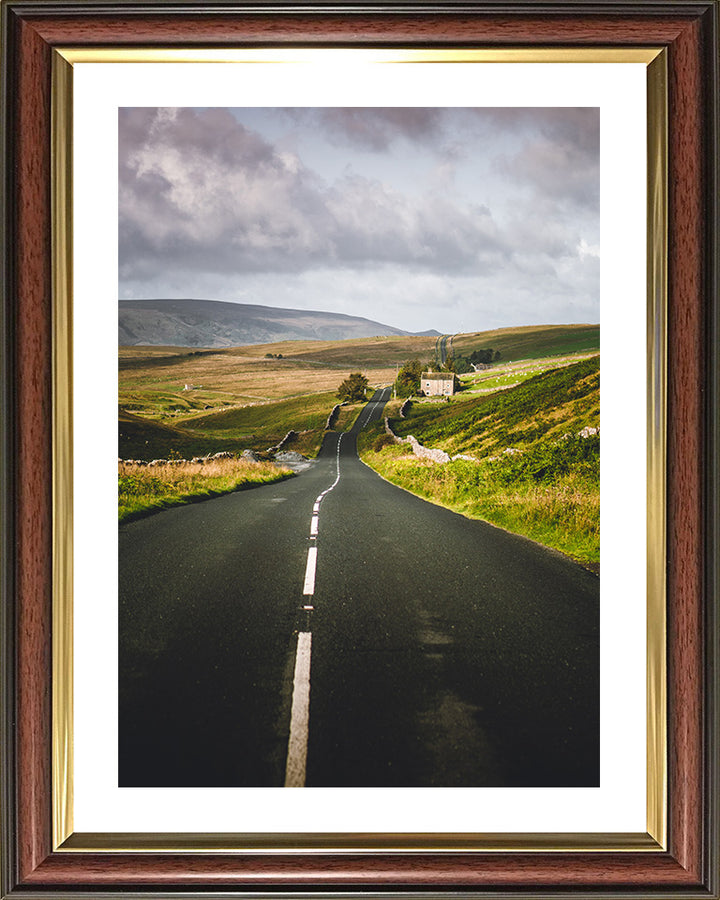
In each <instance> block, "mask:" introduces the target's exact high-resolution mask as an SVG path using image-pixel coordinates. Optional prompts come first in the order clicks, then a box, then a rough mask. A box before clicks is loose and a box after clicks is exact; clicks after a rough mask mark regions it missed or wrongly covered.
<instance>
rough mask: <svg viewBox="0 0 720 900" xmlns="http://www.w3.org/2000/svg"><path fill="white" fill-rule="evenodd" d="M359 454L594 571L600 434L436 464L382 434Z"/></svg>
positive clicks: (411, 485)
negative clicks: (529, 449) (501, 454)
mask: <svg viewBox="0 0 720 900" xmlns="http://www.w3.org/2000/svg"><path fill="white" fill-rule="evenodd" d="M361 458H362V459H363V461H364V462H366V463H367V464H368V465H369V466H371V467H372V468H373V469H375V471H377V472H378V473H379V474H380V475H382V476H383V477H384V478H386V479H387V480H388V481H391V482H392V483H393V484H397V485H398V486H400V487H402V488H405V489H406V490H408V491H411V492H412V493H414V494H417V495H419V496H420V497H424V498H425V499H426V500H429V501H430V502H432V503H437V504H439V505H441V506H445V507H447V508H449V509H452V510H454V511H455V512H459V513H462V514H463V515H465V516H468V517H469V518H474V519H484V520H485V521H487V522H491V523H492V524H493V525H499V526H500V527H501V528H505V529H507V530H508V531H512V532H513V533H515V534H521V535H524V536H525V537H528V538H531V539H532V540H534V541H538V543H541V544H544V545H545V546H546V547H553V548H554V549H556V550H560V551H561V552H563V553H566V554H567V555H568V556H571V557H572V558H573V559H576V560H577V561H578V562H581V563H582V564H583V565H585V566H587V567H588V568H589V569H592V570H593V571H596V572H597V571H599V564H600V482H599V477H598V470H599V439H598V441H597V443H595V442H594V441H580V440H577V441H575V440H571V441H568V442H567V443H566V445H565V446H564V447H563V446H562V444H558V445H555V446H554V447H547V446H545V447H538V448H536V449H535V450H534V451H532V452H528V453H527V454H522V456H521V455H517V456H508V457H506V458H502V457H500V458H496V459H483V460H479V461H477V462H472V461H467V460H454V461H452V462H449V463H445V464H437V463H432V462H428V461H425V460H420V459H418V458H417V457H415V456H412V455H408V449H407V447H405V446H402V445H397V444H389V443H388V440H387V439H386V438H385V437H384V436H383V435H379V434H378V432H377V431H375V434H374V435H373V434H372V433H367V434H364V435H363V436H362V439H361Z"/></svg>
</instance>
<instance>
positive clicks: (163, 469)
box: [118, 459, 292, 522]
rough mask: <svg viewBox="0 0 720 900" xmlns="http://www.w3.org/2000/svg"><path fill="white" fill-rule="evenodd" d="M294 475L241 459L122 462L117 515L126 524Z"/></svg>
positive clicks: (262, 463)
mask: <svg viewBox="0 0 720 900" xmlns="http://www.w3.org/2000/svg"><path fill="white" fill-rule="evenodd" d="M291 475H292V472H291V471H290V469H287V468H280V467H278V466H275V465H273V464H272V463H268V462H259V463H253V462H247V461H245V460H239V459H223V460H211V461H208V462H206V463H204V464H199V463H179V464H170V463H168V464H166V465H161V466H153V467H148V466H137V465H128V464H124V463H121V464H120V465H119V466H118V516H119V520H120V522H127V521H130V520H132V519H137V518H140V517H141V516H144V515H148V514H149V513H152V512H157V511H159V510H161V509H167V508H168V507H170V506H181V505H183V504H186V503H194V502H197V501H198V500H208V499H210V498H211V497H217V496H219V495H220V494H227V493H230V492H231V491H237V490H241V489H242V488H247V487H252V486H255V485H260V484H270V483H272V482H274V481H281V480H282V479H284V478H288V477H290V476H291Z"/></svg>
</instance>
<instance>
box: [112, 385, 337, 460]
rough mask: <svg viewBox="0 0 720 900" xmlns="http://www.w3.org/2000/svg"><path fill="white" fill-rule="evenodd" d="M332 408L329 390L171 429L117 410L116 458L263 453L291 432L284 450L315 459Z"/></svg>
mask: <svg viewBox="0 0 720 900" xmlns="http://www.w3.org/2000/svg"><path fill="white" fill-rule="evenodd" d="M336 403H337V398H336V397H335V395H334V394H333V393H331V392H329V391H328V392H322V393H319V394H310V395H307V396H303V397H292V398H290V399H286V400H278V401H275V402H269V403H257V404H254V405H248V406H242V407H234V408H231V409H224V410H221V411H219V412H210V411H206V412H204V413H202V414H200V415H194V416H192V417H188V418H178V419H177V420H175V422H173V423H172V424H166V423H160V422H156V421H153V420H151V419H146V418H145V417H143V416H138V415H135V414H133V413H128V412H127V411H126V410H121V411H120V416H119V419H120V421H119V433H120V443H119V451H118V455H119V456H120V457H121V458H122V459H144V460H150V459H155V458H165V457H167V456H168V455H169V454H170V452H171V451H175V452H177V453H179V454H180V456H182V457H185V458H188V457H192V456H204V455H206V454H207V453H212V452H216V451H220V450H229V451H230V452H233V453H239V452H241V451H242V450H246V449H250V450H255V451H257V452H264V451H266V450H267V449H268V448H269V447H274V446H276V445H277V444H278V443H279V442H280V441H281V440H282V439H283V438H284V437H285V435H286V434H287V433H288V432H289V431H296V432H298V433H299V436H298V438H297V439H296V440H295V441H293V442H292V443H291V444H290V445H288V449H292V450H297V451H298V452H300V453H303V454H304V455H305V456H316V455H317V452H318V450H319V449H320V444H321V443H322V438H323V434H324V430H325V423H326V422H327V417H328V416H329V414H330V410H331V409H332V408H333V406H334V405H335V404H336Z"/></svg>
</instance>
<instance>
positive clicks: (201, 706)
mask: <svg viewBox="0 0 720 900" xmlns="http://www.w3.org/2000/svg"><path fill="white" fill-rule="evenodd" d="M388 393H389V392H388V391H385V392H384V393H383V394H382V395H378V394H376V397H375V398H374V401H375V402H371V403H370V404H369V405H368V407H367V410H366V411H365V412H363V414H362V415H361V417H360V419H359V420H358V424H362V423H364V421H365V419H366V417H367V416H373V417H377V416H378V415H380V414H381V411H382V407H383V405H384V402H385V401H386V399H387V397H388ZM357 427H358V426H356V428H355V429H353V431H351V432H348V433H347V434H345V435H342V436H340V435H339V434H337V433H329V434H328V435H327V437H326V440H325V444H324V446H323V450H322V452H321V454H320V455H319V457H318V459H317V460H316V461H315V462H314V463H312V465H311V466H310V467H309V468H308V469H307V470H306V471H304V472H302V473H301V474H299V475H298V476H297V477H296V478H293V479H291V480H289V481H285V482H281V483H279V484H275V485H269V486H265V487H262V488H255V489H252V490H247V491H241V492H238V493H235V494H229V495H226V496H224V497H220V498H217V499H215V500H211V501H206V502H203V503H198V504H194V505H190V506H186V507H179V508H177V509H171V510H167V511H165V512H162V513H158V514H156V515H153V516H151V517H149V518H147V519H142V520H139V521H136V522H133V523H130V524H127V525H124V526H122V527H121V528H120V536H119V545H120V672H119V676H120V723H119V724H120V773H119V783H120V785H121V786H207V787H209V786H282V785H283V784H285V783H286V779H287V783H288V784H306V785H307V786H311V787H313V786H317V787H320V786H334V787H349V786H376V787H389V786H554V787H557V786H581V785H584V786H593V785H597V784H598V783H599V581H598V579H597V577H596V576H594V575H592V574H591V573H589V572H587V571H585V570H584V569H583V568H581V567H580V566H578V565H576V564H575V563H573V562H571V561H569V560H568V559H566V558H564V557H562V556H561V555H559V554H557V553H554V552H552V551H548V550H546V549H544V548H542V547H540V546H538V545H536V544H533V543H531V542H530V541H527V540H525V539H523V538H518V537H515V536H513V535H509V534H507V533H506V532H504V531H501V530H500V529H496V528H493V527H491V526H489V525H486V524H484V523H482V522H476V521H470V520H468V519H465V518H463V517H462V516H458V515H456V514H454V513H451V512H449V511H448V510H445V509H442V508H439V507H436V506H433V505H431V504H428V503H426V502H424V501H423V500H420V499H418V498H417V497H414V496H412V495H411V494H408V493H406V492H405V491H402V490H400V489H398V488H396V487H394V486H393V485H390V484H388V483H387V482H385V481H384V480H383V479H381V478H380V477H378V476H377V475H376V474H375V473H374V472H372V471H371V470H370V469H368V468H367V467H366V466H365V465H363V463H362V462H360V460H359V459H358V458H357V455H356V451H355V437H356V432H357ZM291 773H292V775H291ZM298 779H299V780H298Z"/></svg>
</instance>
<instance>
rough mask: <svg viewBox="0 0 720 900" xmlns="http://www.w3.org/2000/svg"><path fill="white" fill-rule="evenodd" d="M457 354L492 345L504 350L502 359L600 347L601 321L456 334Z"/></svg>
mask: <svg viewBox="0 0 720 900" xmlns="http://www.w3.org/2000/svg"><path fill="white" fill-rule="evenodd" d="M452 346H453V350H454V352H455V353H456V354H461V355H466V354H469V353H470V352H471V351H472V350H479V349H483V348H492V349H493V350H499V351H500V354H501V356H500V359H501V360H502V361H503V362H510V361H513V360H518V359H540V358H542V357H545V356H560V355H563V354H568V353H583V352H588V351H592V350H599V349H600V326H599V325H525V326H522V327H520V328H497V329H495V330H494V331H480V332H477V333H475V334H459V335H457V336H455V337H454V338H453V344H452Z"/></svg>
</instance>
